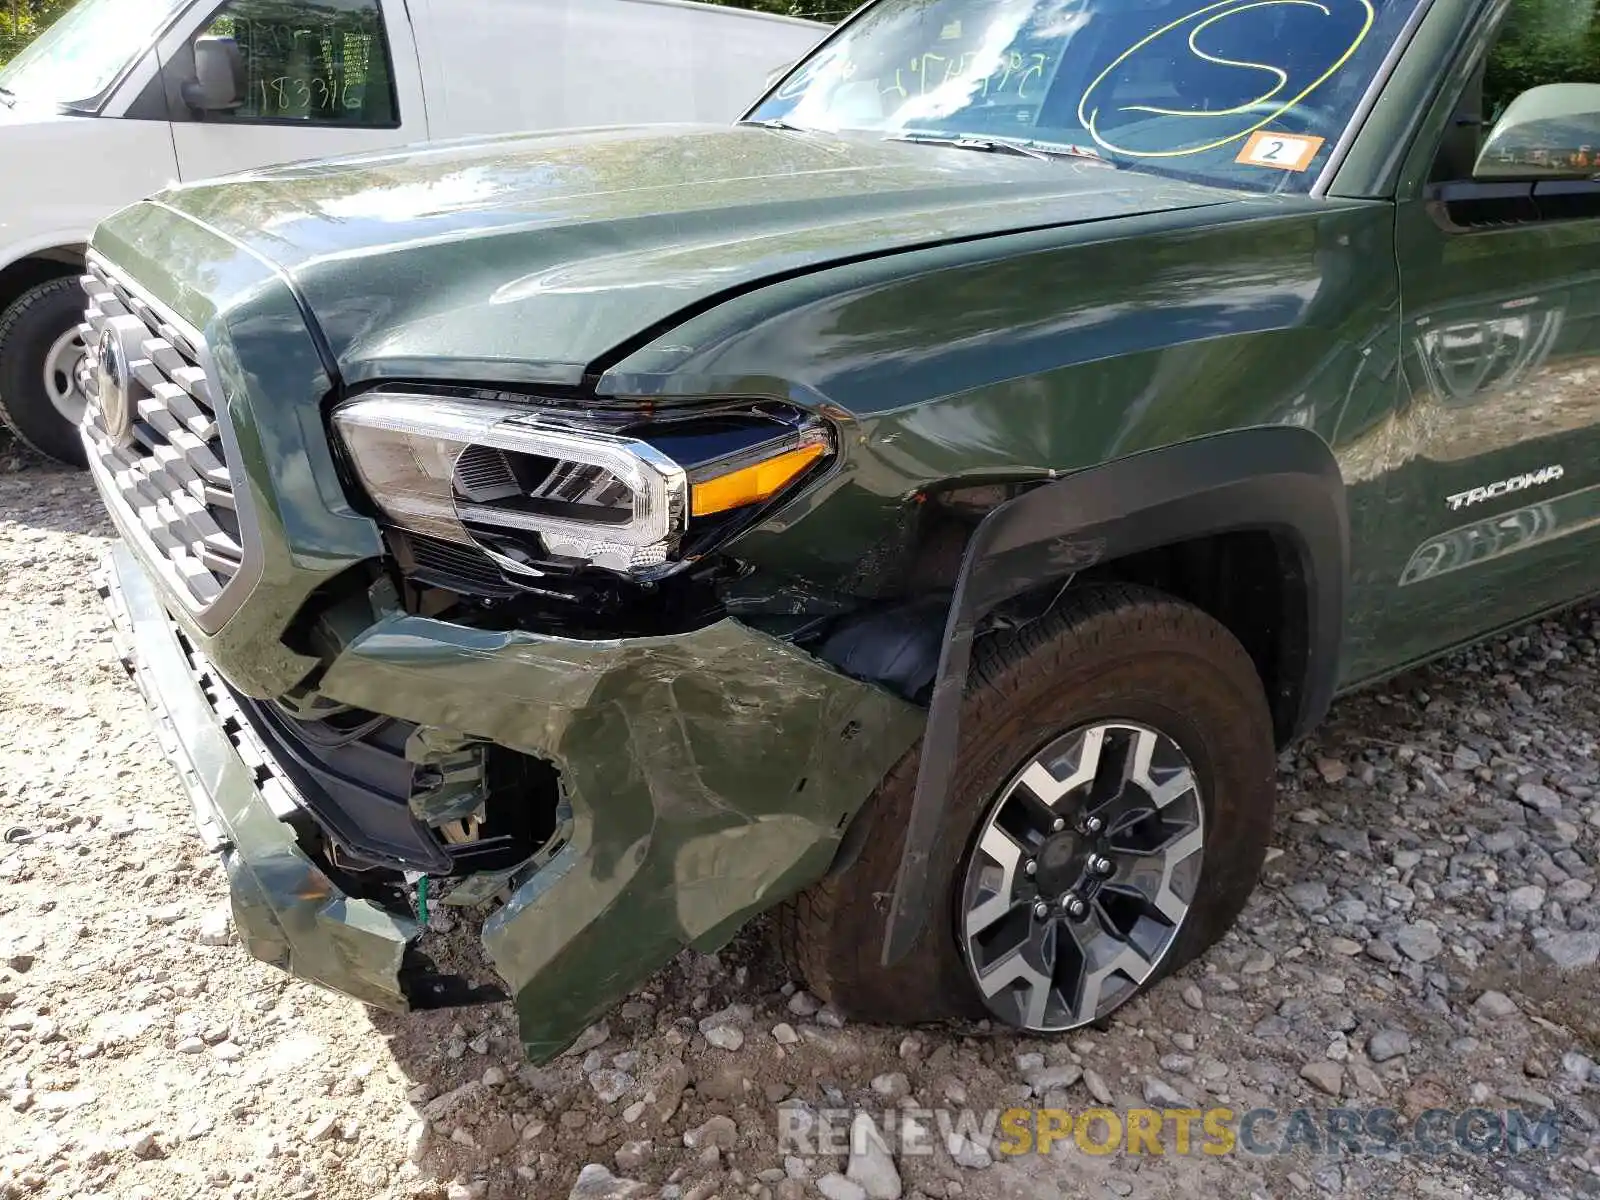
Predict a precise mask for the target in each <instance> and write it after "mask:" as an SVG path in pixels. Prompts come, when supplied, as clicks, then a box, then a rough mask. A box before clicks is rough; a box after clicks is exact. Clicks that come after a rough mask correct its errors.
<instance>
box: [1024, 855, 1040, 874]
mask: <svg viewBox="0 0 1600 1200" xmlns="http://www.w3.org/2000/svg"><path fill="white" fill-rule="evenodd" d="M1038 869H1039V864H1038V863H1036V862H1034V861H1033V859H1031V858H1030V859H1029V860H1028V861H1027V862H1025V863H1023V864H1022V873H1023V874H1024V875H1032V874H1033V873H1034V872H1035V871H1037V870H1038Z"/></svg>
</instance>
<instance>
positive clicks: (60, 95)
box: [0, 0, 183, 104]
mask: <svg viewBox="0 0 1600 1200" xmlns="http://www.w3.org/2000/svg"><path fill="white" fill-rule="evenodd" d="M182 2H183V0H82V3H80V4H78V5H76V6H74V7H73V8H72V9H70V10H68V12H67V14H66V15H65V16H63V17H62V18H61V19H60V20H59V21H57V22H56V23H55V24H54V25H52V26H50V28H49V29H46V30H45V31H44V32H43V33H42V34H40V35H39V37H38V38H37V39H36V40H35V41H34V42H33V44H32V45H30V46H29V47H28V48H27V49H26V50H24V51H23V52H22V53H21V54H19V55H17V57H16V58H14V59H12V60H11V62H10V63H9V64H7V65H6V66H5V67H3V68H0V88H5V89H6V90H7V91H9V92H11V93H13V94H14V95H16V96H17V97H18V98H19V99H24V100H39V101H44V102H46V103H61V104H70V103H72V102H73V101H78V100H90V99H93V98H94V97H95V96H98V95H99V94H100V93H101V92H103V91H105V89H106V88H107V87H109V86H110V85H111V83H112V81H113V80H115V79H116V77H117V75H118V74H119V73H120V72H121V71H122V69H123V68H124V67H125V66H127V65H128V63H130V62H131V61H132V60H133V58H134V56H135V55H138V54H142V53H143V52H144V51H145V50H146V49H147V48H148V47H149V45H150V43H151V42H152V41H154V40H155V36H156V34H157V33H158V32H160V30H161V27H162V26H163V25H165V24H166V21H167V17H168V15H169V14H170V13H171V12H172V11H173V9H175V8H176V7H178V5H179V4H180V3H182Z"/></svg>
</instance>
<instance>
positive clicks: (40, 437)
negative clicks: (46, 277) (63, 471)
mask: <svg viewBox="0 0 1600 1200" xmlns="http://www.w3.org/2000/svg"><path fill="white" fill-rule="evenodd" d="M83 309H84V296H83V289H82V288H81V287H80V286H79V285H78V281H77V280H76V279H52V280H51V281H50V282H49V283H41V284H39V285H38V286H37V287H34V288H30V289H29V290H28V291H26V292H24V293H23V294H22V295H21V296H20V297H18V299H17V300H16V302H15V303H13V304H12V305H11V307H10V308H8V309H6V310H5V312H4V313H3V314H0V420H4V421H5V423H6V424H7V425H8V426H10V427H11V430H12V432H13V433H15V434H16V435H17V437H18V438H19V439H21V441H22V442H23V443H24V444H25V445H27V446H30V447H32V448H33V449H35V450H37V451H38V452H39V453H40V454H45V455H48V456H49V457H51V458H55V459H59V460H60V461H62V462H64V463H71V464H72V465H74V466H79V467H81V466H84V465H85V462H86V460H85V457H84V452H83V443H82V441H80V440H79V437H78V423H79V422H80V421H82V420H83V411H84V406H85V404H86V403H87V401H86V400H85V399H84V395H83V392H82V390H81V389H80V388H79V387H78V368H79V366H80V365H81V364H82V363H83V360H84V356H85V355H86V354H87V353H88V349H87V347H86V346H85V345H84V341H83V336H82V335H81V334H80V333H79V326H80V325H82V324H83Z"/></svg>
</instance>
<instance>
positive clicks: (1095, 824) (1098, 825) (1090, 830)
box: [1079, 817, 1105, 835]
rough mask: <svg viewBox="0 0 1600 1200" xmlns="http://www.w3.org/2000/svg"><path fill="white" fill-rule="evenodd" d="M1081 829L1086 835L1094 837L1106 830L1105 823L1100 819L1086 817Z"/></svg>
mask: <svg viewBox="0 0 1600 1200" xmlns="http://www.w3.org/2000/svg"><path fill="white" fill-rule="evenodd" d="M1079 828H1080V829H1082V830H1083V832H1084V833H1087V834H1091V835H1092V834H1096V833H1099V832H1100V831H1101V830H1102V829H1104V828H1105V822H1104V821H1102V820H1101V819H1100V818H1099V817H1085V818H1084V819H1083V824H1082V825H1081V826H1079Z"/></svg>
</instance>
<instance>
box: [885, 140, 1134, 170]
mask: <svg viewBox="0 0 1600 1200" xmlns="http://www.w3.org/2000/svg"><path fill="white" fill-rule="evenodd" d="M888 140H889V141H891V142H910V143H911V144H912V145H914V146H949V147H952V148H954V149H956V150H980V151H983V152H984V153H987V154H1016V155H1021V156H1022V157H1025V158H1046V159H1054V158H1081V159H1086V160H1088V161H1089V162H1096V163H1099V164H1100V165H1101V166H1103V167H1115V166H1116V165H1117V164H1116V163H1114V162H1112V161H1111V160H1110V159H1109V158H1106V157H1105V156H1104V155H1102V154H1099V153H1097V152H1096V151H1094V150H1089V149H1087V148H1085V147H1083V146H1073V145H1069V144H1068V143H1065V142H1036V141H1033V140H1032V139H1031V138H1003V137H988V136H983V137H979V136H977V135H975V134H964V133H963V134H946V133H897V134H893V135H891V136H890V137H889V139H888Z"/></svg>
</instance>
